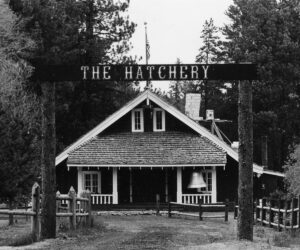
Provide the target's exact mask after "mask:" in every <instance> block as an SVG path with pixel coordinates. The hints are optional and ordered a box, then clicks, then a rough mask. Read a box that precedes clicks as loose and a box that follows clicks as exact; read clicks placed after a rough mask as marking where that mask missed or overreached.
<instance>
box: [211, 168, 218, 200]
mask: <svg viewBox="0 0 300 250" xmlns="http://www.w3.org/2000/svg"><path fill="white" fill-rule="evenodd" d="M211 182H212V183H211V184H212V185H211V202H212V203H216V202H217V169H216V167H213V171H212V174H211Z"/></svg>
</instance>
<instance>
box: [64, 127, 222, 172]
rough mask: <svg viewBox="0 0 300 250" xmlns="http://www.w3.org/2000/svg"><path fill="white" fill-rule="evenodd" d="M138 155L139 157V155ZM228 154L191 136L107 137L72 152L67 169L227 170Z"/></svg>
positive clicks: (120, 135) (92, 140)
mask: <svg viewBox="0 0 300 250" xmlns="http://www.w3.org/2000/svg"><path fill="white" fill-rule="evenodd" d="M137 152H138V153H137ZM225 164H226V152H225V151H224V150H222V149H221V148H219V147H217V146H216V145H215V144H214V143H212V142H211V141H210V140H208V139H207V138H205V137H203V136H201V135H199V134H196V133H193V132H190V133H187V132H175V131H171V132H143V133H131V132H121V133H108V134H106V133H104V134H100V135H98V136H96V137H94V138H93V139H91V140H90V141H88V142H87V143H86V144H84V145H83V146H81V147H79V148H77V149H76V150H74V151H72V152H71V153H70V154H69V157H68V166H79V165H82V166H98V167H99V166H145V165H146V166H153V167H155V166H178V165H183V166H225Z"/></svg>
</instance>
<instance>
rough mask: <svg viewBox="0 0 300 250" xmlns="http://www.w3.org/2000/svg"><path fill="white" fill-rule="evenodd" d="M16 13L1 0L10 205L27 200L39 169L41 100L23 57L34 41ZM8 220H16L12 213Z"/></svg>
mask: <svg viewBox="0 0 300 250" xmlns="http://www.w3.org/2000/svg"><path fill="white" fill-rule="evenodd" d="M15 20H16V16H15V15H13V13H12V12H11V11H10V10H9V8H8V5H7V4H6V3H4V1H2V0H1V1H0V36H1V40H0V141H1V144H0V159H1V165H0V197H1V198H2V199H3V200H4V201H7V202H8V204H9V206H10V208H12V206H13V205H14V204H17V203H19V202H27V201H28V198H29V197H30V191H31V187H32V183H33V182H34V181H36V180H37V178H38V175H39V173H40V171H39V155H40V150H39V146H40V144H39V142H38V131H39V114H40V113H39V111H38V109H36V107H37V106H38V105H39V101H38V99H37V98H36V96H35V95H33V94H29V93H28V92H27V91H26V90H25V89H24V86H23V84H24V82H25V81H26V78H27V77H28V76H29V75H30V71H31V67H30V66H29V65H28V64H27V63H26V62H25V61H24V60H22V59H20V56H22V55H24V54H26V53H28V52H29V51H32V50H33V48H34V47H35V45H34V42H33V41H32V40H31V39H30V38H29V37H27V36H26V35H25V34H23V33H19V32H16V30H15V29H14V27H15V25H14V22H15ZM9 223H10V224H12V223H13V219H12V216H10V220H9Z"/></svg>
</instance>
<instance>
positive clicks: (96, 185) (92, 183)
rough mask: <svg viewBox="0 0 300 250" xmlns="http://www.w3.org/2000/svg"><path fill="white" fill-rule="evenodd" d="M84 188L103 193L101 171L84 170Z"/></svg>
mask: <svg viewBox="0 0 300 250" xmlns="http://www.w3.org/2000/svg"><path fill="white" fill-rule="evenodd" d="M83 186H84V190H90V191H91V193H93V194H95V193H101V186H100V172H84V185H83Z"/></svg>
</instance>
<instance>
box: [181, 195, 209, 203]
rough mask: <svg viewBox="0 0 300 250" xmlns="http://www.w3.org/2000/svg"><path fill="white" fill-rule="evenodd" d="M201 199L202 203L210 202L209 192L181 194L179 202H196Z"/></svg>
mask: <svg viewBox="0 0 300 250" xmlns="http://www.w3.org/2000/svg"><path fill="white" fill-rule="evenodd" d="M199 199H202V201H203V203H204V204H207V203H212V196H211V194H182V198H181V202H182V203H184V204H198V201H199Z"/></svg>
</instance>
